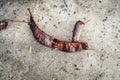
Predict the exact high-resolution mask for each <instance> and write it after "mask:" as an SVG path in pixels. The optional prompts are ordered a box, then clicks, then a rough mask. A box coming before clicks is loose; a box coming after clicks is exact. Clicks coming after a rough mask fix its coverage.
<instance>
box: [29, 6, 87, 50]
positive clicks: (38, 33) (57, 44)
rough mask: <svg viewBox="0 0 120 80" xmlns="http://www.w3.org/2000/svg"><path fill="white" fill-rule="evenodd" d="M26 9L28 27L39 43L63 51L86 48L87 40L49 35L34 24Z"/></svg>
mask: <svg viewBox="0 0 120 80" xmlns="http://www.w3.org/2000/svg"><path fill="white" fill-rule="evenodd" d="M28 11H29V13H30V21H29V23H28V24H29V25H30V29H31V31H32V33H33V35H34V37H35V39H36V40H37V41H38V42H39V43H40V44H42V45H44V46H47V47H50V48H52V49H56V50H60V51H64V52H78V51H81V50H87V49H88V44H87V42H67V41H61V40H58V39H56V38H54V37H52V36H49V35H48V34H46V33H45V32H44V31H42V30H41V29H40V28H39V27H38V26H37V25H36V23H35V21H34V19H33V16H32V14H31V11H30V9H29V8H28Z"/></svg>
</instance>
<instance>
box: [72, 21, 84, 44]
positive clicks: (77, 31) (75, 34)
mask: <svg viewBox="0 0 120 80" xmlns="http://www.w3.org/2000/svg"><path fill="white" fill-rule="evenodd" d="M83 27H84V23H83V22H82V21H78V22H76V24H75V26H74V29H73V35H72V41H73V42H77V41H79V38H80V34H81V32H82V28H83Z"/></svg>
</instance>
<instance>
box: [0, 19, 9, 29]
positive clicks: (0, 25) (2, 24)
mask: <svg viewBox="0 0 120 80" xmlns="http://www.w3.org/2000/svg"><path fill="white" fill-rule="evenodd" d="M7 27H8V22H7V21H0V31H1V30H4V29H6V28H7Z"/></svg>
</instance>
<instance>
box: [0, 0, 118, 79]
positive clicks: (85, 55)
mask: <svg viewBox="0 0 120 80" xmlns="http://www.w3.org/2000/svg"><path fill="white" fill-rule="evenodd" d="M28 7H29V8H31V10H32V14H33V16H34V19H35V21H36V23H37V25H39V27H40V28H41V29H42V30H44V31H45V32H46V33H48V34H49V35H52V36H54V37H56V38H58V39H61V40H66V41H71V36H72V29H73V26H74V24H75V22H76V21H78V20H82V21H84V22H86V21H88V20H90V21H89V22H88V23H86V25H85V27H84V30H83V32H82V34H81V37H80V41H87V42H88V43H89V45H90V47H91V48H94V50H87V51H81V52H78V53H75V54H74V53H73V54H68V53H64V52H60V51H56V50H52V49H50V48H46V47H44V46H42V45H40V44H39V43H38V42H37V41H36V40H35V39H34V37H33V35H32V32H31V31H30V29H29V26H28V24H26V23H17V22H10V24H9V28H8V29H6V30H3V31H1V32H0V80H120V0H0V20H4V19H14V20H26V21H28V20H29V13H28V11H27V8H28Z"/></svg>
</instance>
